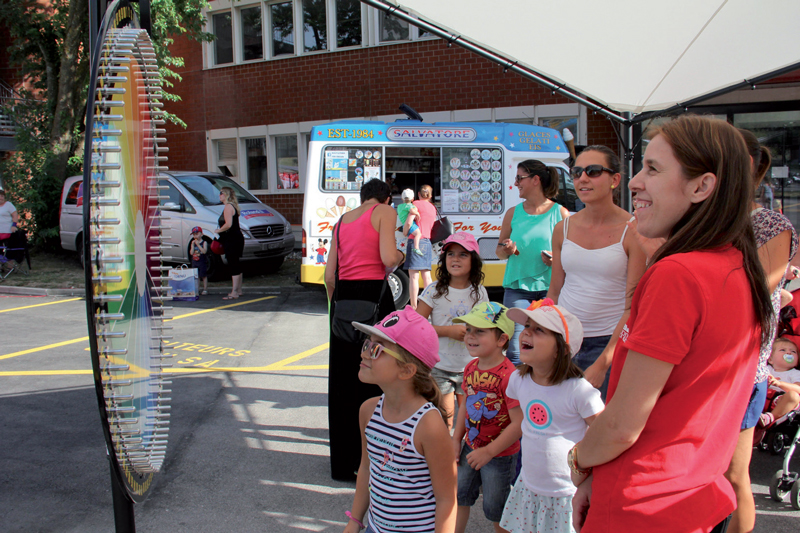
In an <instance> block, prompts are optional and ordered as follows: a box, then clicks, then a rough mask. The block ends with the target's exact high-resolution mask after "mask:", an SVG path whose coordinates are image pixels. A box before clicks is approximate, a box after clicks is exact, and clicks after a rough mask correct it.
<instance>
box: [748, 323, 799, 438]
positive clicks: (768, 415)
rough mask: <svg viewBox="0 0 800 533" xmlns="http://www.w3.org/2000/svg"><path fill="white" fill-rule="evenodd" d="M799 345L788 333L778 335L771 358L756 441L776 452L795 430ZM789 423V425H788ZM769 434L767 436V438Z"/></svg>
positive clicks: (797, 402) (797, 401)
mask: <svg viewBox="0 0 800 533" xmlns="http://www.w3.org/2000/svg"><path fill="white" fill-rule="evenodd" d="M797 363H798V355H797V346H796V345H795V343H794V342H792V341H791V340H789V339H788V338H786V337H780V338H778V339H775V342H774V343H773V345H772V355H771V356H770V358H769V365H768V367H767V369H768V370H769V373H770V376H769V378H768V379H769V390H768V391H767V401H766V402H765V405H764V412H763V413H762V414H761V418H760V420H759V421H758V426H757V430H756V434H755V437H756V441H757V442H758V441H763V443H764V444H763V447H765V448H767V449H769V450H770V451H772V452H773V453H776V454H777V453H780V452H782V451H783V445H784V443H785V442H787V441H789V440H791V435H793V434H794V430H793V427H792V426H793V424H792V422H793V421H794V419H795V418H796V417H797V415H798V411H797V409H798V406H800V370H798V369H797ZM784 426H785V427H784ZM765 437H766V438H765Z"/></svg>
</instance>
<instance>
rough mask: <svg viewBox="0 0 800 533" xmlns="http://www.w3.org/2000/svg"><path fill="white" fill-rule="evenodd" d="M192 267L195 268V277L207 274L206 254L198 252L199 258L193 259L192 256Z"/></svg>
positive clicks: (202, 276) (201, 277)
mask: <svg viewBox="0 0 800 533" xmlns="http://www.w3.org/2000/svg"><path fill="white" fill-rule="evenodd" d="M192 268H196V269H197V277H198V278H200V279H203V278H205V277H206V276H207V275H208V259H207V258H206V254H200V259H197V260H195V259H194V258H192Z"/></svg>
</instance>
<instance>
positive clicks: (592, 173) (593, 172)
mask: <svg viewBox="0 0 800 533" xmlns="http://www.w3.org/2000/svg"><path fill="white" fill-rule="evenodd" d="M584 172H586V175H587V176H589V177H590V178H597V177H599V176H600V174H602V173H603V172H608V173H609V174H616V172H614V170H612V169H610V168H608V167H604V166H603V165H589V166H588V167H572V168H571V169H569V175H570V176H572V177H573V178H575V179H578V178H580V177H581V174H583V173H584Z"/></svg>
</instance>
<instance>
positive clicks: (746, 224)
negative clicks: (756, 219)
mask: <svg viewBox="0 0 800 533" xmlns="http://www.w3.org/2000/svg"><path fill="white" fill-rule="evenodd" d="M647 135H648V138H650V139H652V138H654V137H655V136H656V135H661V136H662V137H663V138H664V140H665V141H666V142H667V143H668V144H669V145H670V147H671V148H672V152H673V153H674V154H675V158H676V159H677V160H678V161H679V162H680V165H681V168H682V169H683V173H684V175H685V176H686V179H693V178H696V177H698V176H701V175H702V174H705V173H706V172H710V173H712V174H714V175H715V176H716V177H717V183H716V187H714V191H713V192H712V193H711V195H710V196H709V197H708V198H706V199H705V200H703V201H702V202H700V203H696V204H692V206H691V207H690V208H689V210H688V211H687V212H686V214H685V215H684V216H683V217H682V218H681V219H680V220H679V221H678V223H677V224H675V226H674V227H673V228H672V230H671V231H670V235H669V238H668V239H667V242H666V243H664V245H662V246H661V248H659V249H658V250H657V251H656V252H655V254H654V255H653V261H652V264H655V263H656V262H658V261H660V260H661V259H664V258H666V257H669V256H671V255H674V254H680V253H686V252H694V251H698V250H709V249H713V248H719V247H720V246H724V245H727V244H731V245H733V246H734V247H735V248H736V249H737V250H739V251H740V252H742V256H743V268H744V271H745V275H746V276H747V280H748V282H749V284H750V293H751V295H752V297H753V306H754V308H755V315H756V319H757V321H758V324H759V325H760V326H761V336H762V343H763V342H764V341H766V339H767V337H768V335H769V333H770V331H771V328H770V324H771V321H772V320H773V318H772V315H773V312H772V306H771V304H770V296H769V292H768V289H767V283H766V276H765V275H764V270H763V268H762V267H761V261H759V259H758V252H757V248H756V239H755V234H754V233H753V226H752V224H751V219H750V206H751V205H752V203H753V192H754V189H753V181H752V178H751V177H750V176H751V173H752V169H751V165H750V157H748V152H747V146H746V145H745V142H744V139H743V138H742V135H741V134H740V133H739V131H738V130H737V129H736V128H734V127H733V126H731V125H730V124H728V123H727V122H725V121H723V120H718V119H713V118H710V117H699V116H696V115H682V116H680V117H678V118H676V119H675V120H672V121H670V122H667V123H665V124H663V125H661V126H658V127H656V128H653V129H651V130H648V132H647Z"/></svg>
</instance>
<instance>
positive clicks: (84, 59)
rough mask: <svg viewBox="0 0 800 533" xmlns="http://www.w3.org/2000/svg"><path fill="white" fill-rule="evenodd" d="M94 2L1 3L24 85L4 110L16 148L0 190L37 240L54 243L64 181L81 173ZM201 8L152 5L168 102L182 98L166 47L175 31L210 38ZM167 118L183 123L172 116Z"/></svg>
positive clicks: (175, 0)
mask: <svg viewBox="0 0 800 533" xmlns="http://www.w3.org/2000/svg"><path fill="white" fill-rule="evenodd" d="M93 1H96V0H51V1H50V2H49V3H45V2H38V1H36V0H0V20H2V22H3V24H4V25H5V27H6V28H7V29H8V31H9V34H10V37H11V39H12V42H13V45H12V46H11V47H10V48H9V50H7V52H6V53H7V54H8V55H9V59H10V61H11V63H12V65H14V66H15V67H17V68H18V72H19V77H20V78H21V79H22V80H24V84H23V88H21V89H19V90H18V92H19V96H20V98H19V99H18V100H16V101H13V102H10V103H8V104H6V105H5V106H4V107H5V109H4V113H5V114H7V115H9V116H10V117H11V118H12V120H13V121H14V123H15V127H16V131H17V133H16V140H17V151H16V152H14V153H13V154H12V155H11V157H8V158H7V159H6V160H5V161H3V162H2V173H3V185H4V187H5V188H6V190H7V195H8V198H9V199H10V200H11V201H12V202H13V203H14V205H15V206H16V207H17V210H18V211H19V212H20V214H21V215H22V220H21V224H20V226H22V227H24V229H25V230H26V231H28V233H29V234H30V235H31V236H32V237H33V240H34V241H35V242H37V243H44V244H48V245H55V243H56V242H57V241H58V212H59V207H60V198H61V188H62V184H63V183H64V180H65V179H66V178H67V177H68V176H71V175H75V174H78V173H80V172H82V167H83V164H82V163H83V137H84V135H83V132H84V129H85V125H84V117H85V111H86V98H87V87H88V85H89V69H90V57H89V54H88V51H89V46H88V40H89V31H88V27H89V21H88V12H89V2H93ZM207 7H208V4H207V2H206V0H151V15H152V32H151V38H152V40H153V44H154V46H155V49H156V54H157V57H158V61H159V68H160V71H161V74H162V77H163V78H164V93H163V98H164V99H165V100H167V101H176V100H179V99H180V98H179V97H178V96H177V95H174V94H171V93H170V92H169V91H170V89H171V88H172V87H173V83H174V82H175V81H180V79H181V77H180V76H179V75H178V73H177V72H176V71H175V70H176V69H179V68H180V67H182V66H183V64H184V62H183V58H180V57H174V56H172V55H170V53H169V46H170V45H171V44H172V43H173V41H174V38H175V36H177V35H181V34H185V35H187V36H188V37H190V38H193V39H196V40H206V41H208V40H211V39H212V36H211V35H210V34H208V33H206V32H205V31H204V26H205V17H204V15H203V10H204V9H205V8H207ZM167 119H168V120H171V121H172V122H174V123H176V124H180V125H182V126H184V127H185V126H186V125H185V124H184V123H183V121H182V120H180V118H179V117H177V116H175V115H171V114H167Z"/></svg>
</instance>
